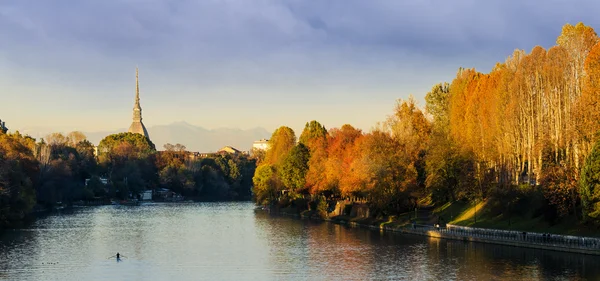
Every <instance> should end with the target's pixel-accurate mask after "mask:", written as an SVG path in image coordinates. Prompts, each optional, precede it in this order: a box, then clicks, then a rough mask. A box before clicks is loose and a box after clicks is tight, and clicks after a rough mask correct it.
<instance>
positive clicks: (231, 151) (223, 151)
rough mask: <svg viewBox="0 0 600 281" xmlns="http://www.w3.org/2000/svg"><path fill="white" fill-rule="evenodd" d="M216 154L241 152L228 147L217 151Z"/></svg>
mask: <svg viewBox="0 0 600 281" xmlns="http://www.w3.org/2000/svg"><path fill="white" fill-rule="evenodd" d="M217 153H226V154H240V153H242V152H241V151H239V150H237V149H235V148H234V147H232V146H229V145H228V146H226V147H223V148H221V149H219V151H217Z"/></svg>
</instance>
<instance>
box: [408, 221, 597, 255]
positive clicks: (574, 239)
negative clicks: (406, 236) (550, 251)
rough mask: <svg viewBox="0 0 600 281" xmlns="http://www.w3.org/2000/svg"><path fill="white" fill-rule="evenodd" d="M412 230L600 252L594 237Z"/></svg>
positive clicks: (472, 229) (455, 229) (454, 228)
mask: <svg viewBox="0 0 600 281" xmlns="http://www.w3.org/2000/svg"><path fill="white" fill-rule="evenodd" d="M412 229H413V231H422V232H427V231H437V232H439V233H440V234H443V235H448V236H454V237H473V238H478V239H487V240H495V241H504V242H518V243H528V244H537V245H543V246H551V247H565V248H574V249H585V250H600V238H594V237H582V236H571V235H558V234H549V233H538V232H526V231H514V230H498V229H487V228H477V227H466V226H458V225H450V224H449V225H446V227H438V226H429V225H417V224H414V225H413V227H412Z"/></svg>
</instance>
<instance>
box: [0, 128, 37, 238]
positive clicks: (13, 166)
mask: <svg viewBox="0 0 600 281" xmlns="http://www.w3.org/2000/svg"><path fill="white" fill-rule="evenodd" d="M21 138H22V136H20V135H7V134H0V206H2V208H0V226H6V225H8V224H12V223H15V222H18V221H20V220H22V219H23V218H24V217H25V215H26V214H28V213H29V212H30V211H31V209H32V208H33V206H34V204H35V201H36V195H35V189H34V186H35V184H36V181H37V173H38V164H37V161H36V159H35V157H34V156H33V153H32V151H31V149H29V148H28V147H27V146H25V145H24V144H23V140H22V139H21Z"/></svg>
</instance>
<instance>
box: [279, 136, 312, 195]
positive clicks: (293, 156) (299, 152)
mask: <svg viewBox="0 0 600 281" xmlns="http://www.w3.org/2000/svg"><path fill="white" fill-rule="evenodd" d="M309 157H310V153H309V151H308V148H307V147H306V146H305V145H304V144H302V143H299V144H298V145H296V146H294V148H292V150H291V151H290V153H289V154H288V155H287V156H286V158H285V159H284V160H283V162H282V165H281V168H280V169H279V170H278V171H279V174H280V178H281V181H282V183H283V185H284V186H285V187H286V188H287V189H288V191H289V192H290V193H293V194H297V193H299V192H301V191H302V190H303V189H304V188H305V185H306V172H307V171H308V160H309Z"/></svg>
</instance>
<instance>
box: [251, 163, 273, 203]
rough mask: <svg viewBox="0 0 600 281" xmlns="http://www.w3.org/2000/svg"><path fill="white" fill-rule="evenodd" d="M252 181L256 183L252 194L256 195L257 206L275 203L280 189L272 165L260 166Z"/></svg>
mask: <svg viewBox="0 0 600 281" xmlns="http://www.w3.org/2000/svg"><path fill="white" fill-rule="evenodd" d="M252 181H253V183H254V187H253V188H252V194H253V195H254V201H255V202H256V204H259V205H268V204H271V203H274V202H275V200H276V199H277V193H278V192H279V190H280V189H279V184H278V183H279V182H278V179H277V177H276V175H275V169H274V168H273V166H272V165H268V164H265V165H260V166H258V167H257V168H256V172H255V173H254V177H253V178H252Z"/></svg>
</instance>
